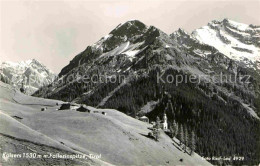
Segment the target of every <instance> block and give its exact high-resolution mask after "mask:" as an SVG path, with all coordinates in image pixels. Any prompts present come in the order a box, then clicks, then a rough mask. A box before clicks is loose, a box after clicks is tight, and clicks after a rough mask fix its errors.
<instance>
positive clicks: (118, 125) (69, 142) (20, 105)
mask: <svg viewBox="0 0 260 166" xmlns="http://www.w3.org/2000/svg"><path fill="white" fill-rule="evenodd" d="M56 103H59V104H60V103H63V102H61V101H57V100H46V99H42V98H35V97H31V96H27V95H24V94H22V93H20V92H19V91H15V90H14V89H13V88H12V87H11V86H9V85H7V84H4V83H0V110H1V111H0V119H1V121H0V133H1V134H5V135H7V136H12V137H14V138H16V140H20V139H23V140H26V141H30V142H34V143H38V144H41V145H43V146H44V145H48V146H50V147H55V148H56V149H58V150H59V149H61V150H67V151H69V152H71V153H74V154H75V153H80V154H86V155H88V156H89V154H98V155H99V154H101V158H100V159H89V158H87V160H85V161H84V163H78V164H75V165H88V164H90V165H102V166H103V165H108V164H115V165H194V166H195V165H211V164H210V163H208V162H207V161H205V160H203V159H202V158H201V156H199V155H197V154H196V153H195V154H194V155H192V156H191V155H189V154H187V153H185V152H184V151H183V150H180V149H181V148H180V146H179V145H177V143H176V142H178V140H177V139H176V140H175V141H176V142H175V141H172V139H171V138H170V137H169V136H167V135H166V134H165V133H163V132H162V133H161V137H160V138H159V141H158V142H157V141H155V140H153V139H151V138H148V137H147V134H148V133H149V132H150V130H149V129H148V128H149V127H151V125H150V124H148V123H144V122H141V121H139V120H137V119H134V118H132V117H130V116H127V115H125V114H123V113H121V112H119V111H117V110H113V109H96V108H93V107H89V106H85V107H87V108H88V109H89V110H90V111H91V112H90V113H88V112H77V111H76V110H75V108H78V107H79V105H75V106H74V107H73V108H72V109H68V110H57V109H58V108H59V106H56ZM42 107H46V110H45V111H41V108H42ZM101 112H105V113H106V115H103V114H101ZM18 117H19V119H17V118H18ZM18 129H19V130H18ZM16 131H17V132H16ZM0 143H1V141H0ZM1 146H2V145H0V147H1ZM32 148H36V147H35V146H34V147H32ZM72 149H73V150H72ZM35 150H36V149H35ZM0 151H1V150H0ZM37 152H39V151H37ZM14 153H15V151H14ZM16 153H17V152H16ZM52 153H53V152H52ZM67 153H68V152H67ZM1 157H2V155H1V156H0V158H1ZM180 159H182V161H180ZM0 161H1V159H0ZM18 162H19V160H18ZM8 164H9V163H8V162H6V165H8ZM57 165H59V164H57Z"/></svg>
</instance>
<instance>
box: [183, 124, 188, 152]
mask: <svg viewBox="0 0 260 166" xmlns="http://www.w3.org/2000/svg"><path fill="white" fill-rule="evenodd" d="M188 142H189V133H188V129H187V126H186V125H185V126H184V150H185V151H187V146H188Z"/></svg>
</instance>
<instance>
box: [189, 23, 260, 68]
mask: <svg viewBox="0 0 260 166" xmlns="http://www.w3.org/2000/svg"><path fill="white" fill-rule="evenodd" d="M191 36H192V37H194V38H195V39H197V40H198V41H199V42H201V43H203V44H207V45H210V46H212V47H214V48H216V49H217V50H218V51H219V52H221V53H223V54H224V55H226V56H227V57H229V58H230V59H233V60H235V61H239V62H241V63H245V64H246V65H247V66H248V67H257V68H258V69H260V26H254V25H247V24H243V23H238V22H235V21H232V20H229V19H224V20H223V21H212V22H210V23H209V24H208V25H207V26H204V27H202V28H199V29H197V30H195V31H193V32H192V34H191Z"/></svg>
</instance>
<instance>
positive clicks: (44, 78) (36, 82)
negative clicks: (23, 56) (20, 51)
mask: <svg viewBox="0 0 260 166" xmlns="http://www.w3.org/2000/svg"><path fill="white" fill-rule="evenodd" d="M0 77H1V81H3V82H5V83H8V84H10V85H12V86H13V87H15V88H17V89H20V88H22V87H23V88H24V90H25V93H26V94H29V95H30V94H33V93H34V92H35V91H37V90H38V89H39V88H40V87H42V86H44V85H48V84H50V83H51V82H52V81H53V80H54V78H55V74H54V73H53V72H52V71H50V70H49V69H47V68H46V67H45V66H44V65H43V64H41V63H40V62H38V61H37V60H35V59H32V60H27V61H22V62H18V63H15V62H9V61H7V62H3V63H2V64H1V65H0Z"/></svg>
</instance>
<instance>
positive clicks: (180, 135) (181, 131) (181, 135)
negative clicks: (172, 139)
mask: <svg viewBox="0 0 260 166" xmlns="http://www.w3.org/2000/svg"><path fill="white" fill-rule="evenodd" d="M179 139H180V145H181V144H183V143H184V133H183V126H182V124H181V125H180V130H179Z"/></svg>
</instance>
